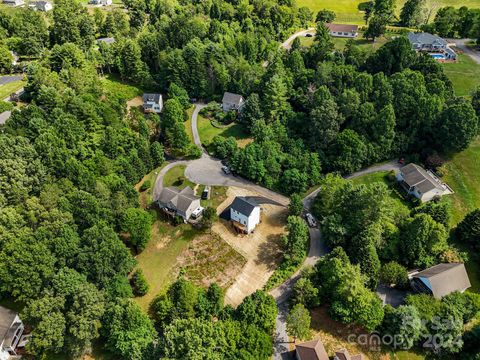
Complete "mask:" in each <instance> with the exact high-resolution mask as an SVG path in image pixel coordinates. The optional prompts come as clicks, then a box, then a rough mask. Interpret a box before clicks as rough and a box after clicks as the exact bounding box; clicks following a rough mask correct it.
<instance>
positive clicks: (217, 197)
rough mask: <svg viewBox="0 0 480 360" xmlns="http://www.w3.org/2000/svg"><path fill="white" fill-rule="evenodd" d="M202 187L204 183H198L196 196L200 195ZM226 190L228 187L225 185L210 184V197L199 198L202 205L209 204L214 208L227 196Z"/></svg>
mask: <svg viewBox="0 0 480 360" xmlns="http://www.w3.org/2000/svg"><path fill="white" fill-rule="evenodd" d="M204 189H205V185H199V186H198V189H197V196H201V195H202V193H203V190H204ZM227 190H228V187H226V186H211V187H210V198H209V199H208V200H200V202H201V204H202V206H203V207H207V206H210V207H213V208H214V209H216V208H217V207H218V206H219V205H220V204H221V203H222V202H224V201H225V199H226V198H227Z"/></svg>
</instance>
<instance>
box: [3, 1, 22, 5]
mask: <svg viewBox="0 0 480 360" xmlns="http://www.w3.org/2000/svg"><path fill="white" fill-rule="evenodd" d="M3 3H4V4H5V5H10V6H23V5H25V1H24V0H3Z"/></svg>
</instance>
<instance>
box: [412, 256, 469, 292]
mask: <svg viewBox="0 0 480 360" xmlns="http://www.w3.org/2000/svg"><path fill="white" fill-rule="evenodd" d="M410 277H411V285H412V288H413V289H414V290H415V291H417V292H420V293H425V294H429V295H432V296H433V297H435V298H437V299H441V298H442V297H444V296H446V295H448V294H450V293H452V292H454V291H459V292H464V291H465V290H467V289H468V288H469V287H470V286H471V284H470V279H469V278H468V274H467V270H466V269H465V265H464V264H462V263H450V264H438V265H435V266H432V267H430V268H428V269H425V270H423V271H420V272H416V273H413V274H411V275H410Z"/></svg>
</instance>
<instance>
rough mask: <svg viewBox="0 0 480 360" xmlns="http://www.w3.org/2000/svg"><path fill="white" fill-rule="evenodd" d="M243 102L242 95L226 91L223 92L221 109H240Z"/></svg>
mask: <svg viewBox="0 0 480 360" xmlns="http://www.w3.org/2000/svg"><path fill="white" fill-rule="evenodd" d="M244 104H245V99H244V98H243V96H242V95H238V94H234V93H230V92H226V93H224V94H223V99H222V109H223V111H230V110H237V111H240V110H241V109H242V107H243V105H244Z"/></svg>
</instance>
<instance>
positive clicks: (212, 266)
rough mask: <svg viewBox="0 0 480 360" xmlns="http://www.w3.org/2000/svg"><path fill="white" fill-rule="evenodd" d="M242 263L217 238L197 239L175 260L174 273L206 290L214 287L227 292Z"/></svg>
mask: <svg viewBox="0 0 480 360" xmlns="http://www.w3.org/2000/svg"><path fill="white" fill-rule="evenodd" d="M245 262H246V260H245V259H244V258H243V257H242V255H240V254H239V253H238V252H237V251H235V250H234V249H233V248H232V247H231V246H230V245H229V244H227V243H226V242H225V241H223V240H222V239H221V238H220V237H219V236H218V235H217V234H214V233H212V234H209V233H206V234H204V235H201V236H197V237H196V238H195V239H194V240H193V241H192V242H191V243H190V244H189V246H188V248H187V249H186V250H185V251H183V252H182V254H181V255H180V256H179V257H178V258H177V265H178V269H177V273H179V272H180V271H182V273H183V274H184V276H185V277H186V278H187V279H189V280H191V281H193V282H194V283H195V284H197V285H199V286H202V287H208V286H209V285H210V284H212V283H217V284H218V285H220V286H221V287H222V288H227V287H228V286H230V285H231V284H232V282H233V281H234V279H235V278H236V277H237V276H238V274H239V273H240V271H241V269H242V267H243V266H244V265H245Z"/></svg>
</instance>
